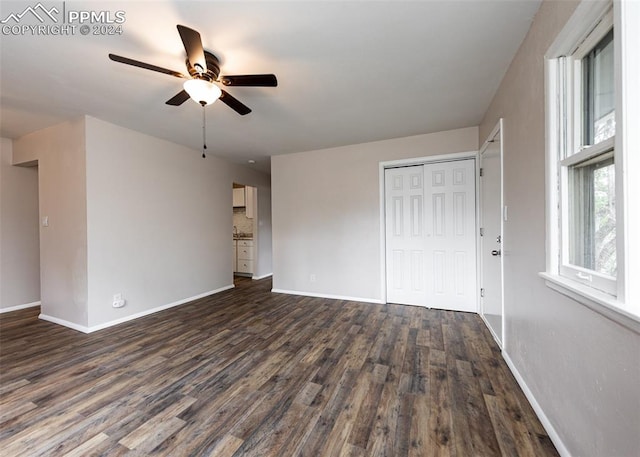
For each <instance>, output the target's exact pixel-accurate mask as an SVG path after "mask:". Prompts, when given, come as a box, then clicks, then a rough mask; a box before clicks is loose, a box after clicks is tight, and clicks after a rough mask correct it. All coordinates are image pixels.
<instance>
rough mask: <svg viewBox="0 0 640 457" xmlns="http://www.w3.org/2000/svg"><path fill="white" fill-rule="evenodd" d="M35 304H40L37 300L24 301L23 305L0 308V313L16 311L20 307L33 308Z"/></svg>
mask: <svg viewBox="0 0 640 457" xmlns="http://www.w3.org/2000/svg"><path fill="white" fill-rule="evenodd" d="M36 306H40V302H39V301H34V302H31V303H26V304H24V305H16V306H10V307H8V308H0V314H2V313H10V312H11V311H18V310H21V309H27V308H35V307H36Z"/></svg>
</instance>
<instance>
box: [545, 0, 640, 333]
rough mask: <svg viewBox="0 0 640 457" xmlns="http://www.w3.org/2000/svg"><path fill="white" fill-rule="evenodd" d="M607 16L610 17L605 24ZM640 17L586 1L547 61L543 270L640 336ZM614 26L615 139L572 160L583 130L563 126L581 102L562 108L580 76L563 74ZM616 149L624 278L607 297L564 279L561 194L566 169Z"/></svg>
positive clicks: (625, 8) (554, 285)
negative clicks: (636, 200) (638, 56)
mask: <svg viewBox="0 0 640 457" xmlns="http://www.w3.org/2000/svg"><path fill="white" fill-rule="evenodd" d="M607 15H609V19H605V17H606V16H607ZM639 19H640V6H639V5H635V4H634V2H618V1H614V2H612V1H611V0H595V1H591V0H583V1H582V2H581V3H580V4H579V5H578V7H577V8H576V10H575V12H574V14H573V15H572V17H571V18H570V19H569V21H568V22H567V23H566V25H565V26H564V28H563V29H562V30H561V31H560V33H559V34H558V36H557V37H556V39H555V40H554V41H553V42H552V44H551V46H550V47H549V49H548V50H547V53H546V54H545V56H544V57H545V59H544V62H545V95H546V99H545V131H546V229H547V230H546V232H547V236H546V270H545V271H544V272H541V273H540V276H541V277H542V278H543V279H544V280H545V283H546V285H547V286H548V287H550V288H551V289H553V290H555V291H557V292H559V293H561V294H563V295H565V296H567V297H570V298H571V299H573V300H575V301H577V302H579V303H581V304H583V305H585V306H587V307H589V308H591V309H593V310H594V311H596V312H598V313H600V314H602V315H604V316H606V317H608V318H610V319H612V320H614V321H617V322H619V323H621V324H623V325H625V326H626V327H628V328H630V329H632V330H634V331H636V332H637V333H640V282H638V281H635V283H634V281H632V280H630V278H633V277H640V241H638V240H637V239H634V238H633V237H631V236H630V234H631V233H634V232H635V233H640V232H638V230H640V208H637V207H635V206H634V205H632V204H631V202H630V200H631V199H630V198H629V197H628V196H630V195H640V179H635V181H634V180H632V179H629V177H630V174H631V172H632V171H633V172H635V173H639V172H640V158H639V157H638V156H640V154H636V155H633V154H631V153H630V151H633V150H638V151H640V133H638V132H637V129H635V130H634V129H633V126H634V125H637V123H638V122H640V109H638V107H637V103H638V102H640V98H639V96H640V88H638V87H637V85H636V84H635V81H637V80H638V77H640V64H638V63H637V62H635V61H633V60H632V59H633V57H632V55H633V53H635V52H637V49H638V45H639V44H640V32H639V31H638V30H637V27H635V24H636V23H637V21H638V20H639ZM607 20H608V21H610V22H609V23H608V24H607V22H605V21H607ZM605 24H607V25H605ZM611 24H612V25H613V28H614V36H613V40H614V82H615V92H616V93H615V123H616V133H615V137H614V138H613V139H612V140H609V141H607V140H605V142H602V143H599V144H597V145H595V146H592V148H597V149H591V150H588V149H590V148H585V150H583V151H579V152H577V153H576V154H573V156H571V155H568V156H567V157H564V156H563V155H561V154H562V151H564V150H565V148H567V147H573V146H574V145H575V144H580V142H581V139H582V138H581V137H580V135H581V134H582V129H579V130H577V129H572V130H571V131H572V132H573V133H572V135H571V136H563V132H566V129H564V127H563V124H564V123H570V124H569V125H572V126H573V122H574V121H575V120H574V119H573V116H572V114H573V111H574V109H575V103H576V102H578V103H580V101H579V100H576V97H574V96H573V95H574V93H573V92H572V93H571V97H570V100H568V101H567V103H571V104H572V105H571V109H568V107H567V106H562V105H561V103H560V101H561V100H567V98H566V95H567V92H568V91H569V90H571V86H572V85H573V82H575V77H576V76H578V75H576V74H575V73H576V72H575V71H574V70H575V68H574V67H571V68H570V70H569V71H571V72H572V78H574V79H572V84H565V83H564V81H563V79H562V78H561V77H560V75H561V74H562V73H561V72H563V71H565V70H564V69H563V68H562V66H563V65H565V66H566V67H569V65H567V62H566V56H574V57H577V56H584V55H586V54H587V52H588V51H589V50H591V49H593V47H594V46H596V45H597V44H598V42H599V41H600V39H601V38H602V37H604V36H605V35H606V33H607V31H608V30H609V29H610V28H611ZM598 27H601V28H603V29H606V30H605V31H604V32H603V33H601V34H600V33H597V32H596V30H597V29H598ZM592 32H595V33H594V34H592ZM563 57H564V61H563ZM579 76H580V77H581V75H579ZM629 98H632V99H633V100H634V103H632V102H631V101H630V100H628V99H629ZM576 135H578V137H577V138H576ZM612 145H613V146H612ZM611 146H612V147H613V150H614V154H615V155H614V165H615V189H616V191H615V192H616V195H615V198H616V203H615V204H616V257H617V262H616V263H617V279H616V282H615V287H614V289H613V290H612V291H613V293H611V292H609V293H606V292H603V291H602V290H600V289H598V288H594V287H592V284H591V283H590V282H581V281H579V280H578V279H577V278H572V277H571V276H570V275H569V276H567V275H563V274H561V266H562V259H563V257H562V249H563V244H562V243H561V241H562V237H563V236H566V235H567V234H566V233H563V230H565V227H566V226H567V223H566V222H567V221H566V215H565V220H562V219H561V218H562V217H563V214H562V208H563V207H564V208H566V207H567V206H566V203H567V201H565V200H563V199H565V198H566V193H567V192H566V191H564V192H561V189H562V188H564V189H567V187H566V186H567V182H566V181H565V182H562V180H563V179H564V178H563V174H564V175H565V176H566V173H563V168H564V169H565V170H566V167H567V166H570V165H571V164H576V163H579V162H580V161H582V160H585V158H587V157H592V156H597V155H598V154H600V153H602V152H605V151H606V150H607V149H608V148H611ZM561 159H562V160H561ZM638 176H640V174H638ZM561 186H564V187H561ZM636 206H637V205H636ZM636 238H637V237H636ZM564 239H565V240H566V237H565V238H564ZM565 244H566V243H565ZM589 273H591V271H590V270H589Z"/></svg>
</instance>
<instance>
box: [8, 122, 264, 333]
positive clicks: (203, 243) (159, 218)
mask: <svg viewBox="0 0 640 457" xmlns="http://www.w3.org/2000/svg"><path fill="white" fill-rule="evenodd" d="M13 152H14V163H23V164H24V163H29V164H33V163H37V164H38V166H39V177H40V186H39V191H40V215H41V217H43V216H48V217H49V227H41V229H40V262H41V263H40V271H41V286H42V287H41V301H42V315H41V317H43V318H45V319H48V320H51V321H53V322H57V323H60V324H63V325H67V326H70V327H72V328H76V329H78V330H82V331H92V330H96V329H99V328H103V327H106V326H109V325H113V324H115V323H118V322H121V321H125V320H128V319H131V318H134V317H137V316H140V315H144V314H148V313H150V312H154V311H157V310H159V309H162V308H164V307H167V306H172V305H175V304H179V303H182V302H184V301H186V300H188V299H190V298H193V297H197V296H200V295H206V294H210V293H212V292H215V291H218V290H221V289H224V288H228V287H232V286H233V271H232V265H233V263H232V248H231V241H232V233H233V232H232V228H233V222H232V215H233V210H232V183H233V182H234V181H236V182H242V183H246V184H248V185H251V186H255V187H257V188H258V195H259V196H260V197H259V198H260V207H259V211H260V214H261V216H260V221H261V222H262V225H261V226H260V227H259V233H258V236H259V237H260V239H261V240H262V244H263V246H264V247H269V246H270V226H267V224H268V223H269V221H270V219H271V208H270V207H271V192H270V177H269V176H268V175H267V174H264V173H260V172H257V171H255V170H252V169H250V168H249V167H244V166H240V165H235V164H231V163H228V162H225V161H223V160H220V159H217V158H215V157H213V156H211V155H209V156H208V157H207V158H206V159H203V158H202V157H201V155H200V153H199V152H198V151H194V150H191V149H188V148H186V147H183V146H179V145H176V144H173V143H170V142H167V141H164V140H159V139H157V138H154V137H150V136H148V135H143V134H141V133H138V132H135V131H132V130H129V129H126V128H123V127H118V126H115V125H112V124H109V123H107V122H103V121H100V120H98V119H95V118H92V117H88V116H87V117H83V118H81V119H78V120H77V121H74V122H70V123H64V124H60V125H58V126H54V127H51V128H48V129H45V130H41V131H38V132H34V133H32V134H29V135H26V136H24V137H22V138H20V139H18V140H15V142H14V151H13ZM3 198H4V197H3ZM37 223H38V220H37V216H36V224H37ZM36 227H37V225H36ZM260 253H261V254H262V257H261V258H260V263H261V265H262V266H263V269H264V270H265V271H270V270H271V253H270V252H264V253H263V252H262V251H261V252H260ZM3 259H4V251H3ZM3 290H4V289H3ZM117 293H121V294H122V295H123V298H124V299H125V300H126V301H127V304H126V306H125V307H123V308H117V309H116V308H113V307H112V302H113V296H114V294H117Z"/></svg>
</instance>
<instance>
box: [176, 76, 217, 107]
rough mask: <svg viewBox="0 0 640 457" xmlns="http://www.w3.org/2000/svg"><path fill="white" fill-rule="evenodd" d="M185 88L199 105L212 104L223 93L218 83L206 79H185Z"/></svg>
mask: <svg viewBox="0 0 640 457" xmlns="http://www.w3.org/2000/svg"><path fill="white" fill-rule="evenodd" d="M184 90H185V91H186V92H187V93H188V94H189V97H191V99H192V100H193V101H194V102H196V103H197V104H199V105H202V104H203V103H204V104H205V105H210V104H212V103H213V102H215V101H216V100H217V99H219V98H220V96H221V95H222V91H221V90H220V88H219V87H218V86H217V85H215V84H213V83H211V82H209V81H205V80H204V79H189V80H187V81H185V83H184Z"/></svg>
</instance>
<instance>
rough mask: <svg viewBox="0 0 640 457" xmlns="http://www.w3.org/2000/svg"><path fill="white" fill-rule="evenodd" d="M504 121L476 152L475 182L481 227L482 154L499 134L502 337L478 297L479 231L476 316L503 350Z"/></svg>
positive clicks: (480, 275) (479, 276)
mask: <svg viewBox="0 0 640 457" xmlns="http://www.w3.org/2000/svg"><path fill="white" fill-rule="evenodd" d="M503 125H504V121H503V118H500V119H499V120H498V122H497V124H496V125H495V127H494V128H493V129H492V130H491V133H489V135H488V136H487V139H486V140H485V141H484V143H482V147H481V148H480V150H479V151H478V170H477V182H478V186H477V188H478V224H480V225H479V226H478V227H481V226H482V222H483V218H482V216H483V212H482V194H481V193H480V168H481V167H482V154H483V153H484V152H485V151H486V150H487V148H488V147H489V145H490V144H491V143H493V141H492V140H493V139H494V138H495V137H496V135H498V133H499V134H500V140H499V141H500V242H501V246H500V250H501V251H502V255H501V256H500V288H501V291H500V292H501V293H500V302H501V303H500V310H501V313H500V330H501V333H502V335H500V336H498V335H496V334H495V332H494V330H493V328H492V327H491V326H490V325H489V323H488V322H487V320H486V319H485V317H484V312H483V309H482V298H481V296H480V294H481V289H482V287H483V285H484V284H483V274H484V271H483V268H482V257H481V256H482V252H481V248H482V239H481V237H480V230H478V243H477V247H478V257H477V259H478V282H479V287H478V314H479V315H480V317H481V318H482V320H483V321H484V323H485V325H486V326H487V328H488V329H489V332H491V335H492V336H493V339H494V340H495V341H496V343H497V344H498V346H499V347H500V349H503V348H504V347H505V346H506V341H505V336H506V331H505V323H506V322H505V317H504V254H505V240H504V221H505V216H506V207H505V206H504V128H503Z"/></svg>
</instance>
